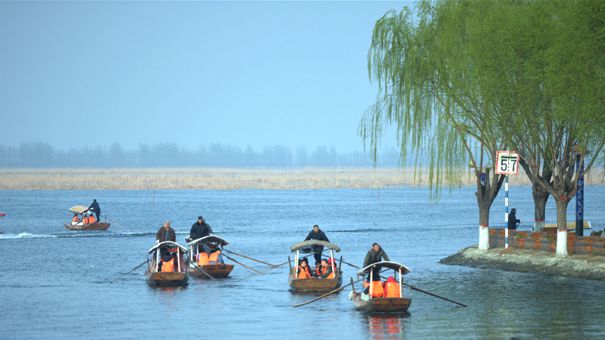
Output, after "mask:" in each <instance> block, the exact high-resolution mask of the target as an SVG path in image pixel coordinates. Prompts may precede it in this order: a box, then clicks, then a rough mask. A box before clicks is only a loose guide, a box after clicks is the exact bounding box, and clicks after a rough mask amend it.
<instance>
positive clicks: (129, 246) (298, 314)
mask: <svg viewBox="0 0 605 340" xmlns="http://www.w3.org/2000/svg"><path fill="white" fill-rule="evenodd" d="M427 197H428V195H427V192H426V191H425V190H423V189H413V188H394V189H388V190H309V191H302V190H301V191H258V190H238V191H155V192H152V191H88V192H87V191H2V192H0V211H4V212H7V213H8V214H9V215H8V216H7V217H6V218H3V219H2V220H0V230H2V231H4V232H5V234H4V235H0V251H1V253H2V254H3V260H2V261H0V299H1V301H2V303H1V305H0V313H1V317H0V338H1V339H19V338H28V339H29V338H44V339H49V338H52V339H59V338H61V339H62V338H85V337H86V338H97V339H106V338H124V339H127V338H131V339H140V338H143V337H146V338H160V337H172V338H175V339H176V338H178V339H182V338H193V337H196V338H214V337H220V338H244V337H245V338H291V339H305V338H309V337H313V338H318V337H321V338H326V339H331V338H334V339H357V338H359V339H366V338H372V339H390V338H393V339H397V338H411V339H415V338H465V339H468V338H497V339H498V338H499V339H506V338H510V337H519V338H604V337H605V322H604V319H603V315H605V303H604V302H605V283H603V282H598V281H589V280H580V279H571V278H564V277H554V276H546V275H541V274H522V273H512V272H503V271H497V270H480V269H472V268H464V267H455V266H445V265H441V264H439V263H438V261H439V259H441V258H443V257H445V256H447V255H450V254H452V253H454V252H456V251H457V250H459V249H460V248H462V247H465V246H468V245H471V244H475V243H476V241H477V227H476V224H477V217H476V216H477V210H476V203H475V200H474V194H473V191H472V190H471V189H470V188H468V189H463V190H462V191H459V192H455V193H453V194H452V195H451V196H449V195H448V194H445V195H444V197H443V198H442V200H441V201H440V202H439V204H433V203H430V202H429V201H428V198H427ZM92 198H97V200H98V201H99V202H100V204H101V207H102V210H103V212H104V213H106V214H107V215H108V216H109V217H110V218H111V220H113V221H114V224H113V225H112V226H111V228H110V229H109V231H108V232H70V231H66V230H64V229H63V226H62V222H63V221H67V220H69V215H68V214H67V213H66V212H65V209H67V208H69V207H70V206H72V205H74V204H77V203H81V204H88V203H89V201H91V200H92ZM502 201H503V199H502V198H501V197H499V198H498V200H497V201H496V202H495V203H494V207H493V208H492V217H491V218H492V224H500V225H501V224H502V223H503V222H501V221H500V220H502V219H503V207H502V204H503V203H502ZM511 204H512V205H513V206H515V207H517V209H518V210H519V212H518V217H519V218H521V220H522V223H523V224H524V228H525V229H528V228H529V227H530V224H531V223H527V221H530V220H532V217H533V212H532V209H533V203H532V201H531V193H530V190H529V188H519V187H513V188H512V192H511ZM572 206H573V202H572V205H570V219H571V218H572V216H571V214H572V210H573V208H572ZM199 214H202V215H204V216H205V217H206V220H207V221H208V222H209V223H210V224H211V225H212V227H213V228H214V230H215V232H216V233H217V234H219V235H221V236H223V237H224V238H226V239H227V240H229V241H230V242H231V245H230V246H229V247H230V248H229V249H231V250H233V251H236V252H241V253H244V254H248V255H251V256H253V257H256V258H260V259H264V260H266V261H269V262H272V263H280V262H284V261H285V260H286V259H287V256H288V255H289V250H288V247H289V246H290V245H291V244H293V243H296V242H298V241H301V240H302V239H303V238H304V237H305V236H306V234H307V232H308V231H309V229H310V227H311V225H313V224H315V223H317V224H319V225H320V226H321V227H322V229H323V230H324V231H325V232H326V233H327V235H328V237H329V238H330V240H332V241H333V242H334V243H336V244H338V245H340V246H341V248H342V250H343V251H342V252H341V254H342V255H343V257H344V259H345V260H346V261H349V262H352V263H356V264H358V265H359V264H361V262H362V261H363V257H364V255H365V252H366V251H367V250H368V249H369V247H370V245H371V244H372V242H375V241H376V242H380V243H381V244H382V245H383V247H384V249H385V250H386V251H387V253H388V254H389V256H390V257H391V258H392V259H394V260H398V261H400V262H403V263H405V264H406V265H408V266H409V267H410V268H411V269H412V272H411V274H410V275H408V276H407V279H408V282H410V283H412V284H414V285H417V286H419V287H422V288H425V289H427V290H431V291H434V292H436V293H439V294H442V295H444V296H448V297H450V298H452V299H454V300H458V301H461V302H464V303H466V304H467V305H469V307H468V308H459V307H456V306H454V305H452V304H449V303H447V302H444V301H441V300H437V299H434V298H431V297H428V296H425V295H422V294H420V293H417V292H412V293H411V296H412V299H413V302H412V306H411V308H410V314H409V315H408V316H405V317H381V316H368V315H364V314H362V313H359V312H357V311H355V310H354V308H353V306H352V304H351V302H350V301H349V300H348V293H349V289H346V290H345V291H343V292H341V293H340V294H337V295H333V296H331V297H330V298H327V299H325V300H323V301H320V302H316V303H313V304H310V305H308V306H305V307H301V308H291V305H293V304H296V303H300V302H303V301H306V300H307V299H309V298H310V296H308V295H307V296H305V295H295V294H292V293H291V292H290V291H289V290H288V280H287V270H288V267H287V266H283V267H281V268H279V269H275V270H272V271H269V272H268V273H267V274H266V275H257V276H250V275H251V272H250V271H248V270H247V269H245V268H243V267H241V266H237V265H236V268H235V270H234V271H233V273H232V277H231V278H230V279H227V280H223V281H219V282H212V281H202V280H197V279H191V280H190V285H189V287H187V288H180V289H154V288H150V287H148V286H147V285H146V282H145V276H144V273H143V269H141V270H138V271H135V272H134V273H132V274H130V275H127V276H126V277H125V278H124V279H122V280H119V281H117V282H115V283H113V284H109V283H108V281H109V280H111V279H113V278H115V277H117V276H119V275H120V274H121V273H126V272H127V271H128V270H130V269H131V268H133V267H134V266H136V265H137V264H139V263H141V262H143V261H144V260H145V256H146V253H147V250H148V249H149V247H150V246H151V245H152V244H153V241H154V235H155V231H156V230H157V228H158V227H159V225H160V224H161V222H162V221H163V220H165V219H167V218H168V219H171V220H172V221H173V226H174V227H175V229H176V230H177V238H178V239H179V241H181V242H183V239H184V237H185V236H186V234H187V233H188V231H189V228H190V226H191V223H193V222H194V220H195V217H196V216H197V215H199ZM548 216H549V220H550V221H553V220H554V219H555V214H554V205H553V204H552V202H550V205H549V211H548ZM586 218H587V219H590V220H591V221H592V222H593V225H598V226H603V225H605V187H602V186H591V187H588V188H587V191H586ZM599 229H600V228H599ZM242 261H245V260H242ZM246 263H247V264H250V265H252V266H254V267H255V268H257V269H259V270H266V267H263V266H262V265H258V264H255V263H253V262H246ZM343 269H344V274H345V280H346V281H348V278H349V277H350V276H354V273H355V270H354V269H353V268H351V267H348V266H343ZM406 293H408V294H409V292H406ZM311 297H312V296H311Z"/></svg>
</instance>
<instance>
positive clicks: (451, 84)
mask: <svg viewBox="0 0 605 340" xmlns="http://www.w3.org/2000/svg"><path fill="white" fill-rule="evenodd" d="M602 8H603V6H602V4H601V3H599V2H598V1H588V0H583V1H579V2H574V3H568V2H565V1H546V0H544V1H540V0H533V1H481V2H478V1H477V2H471V1H445V0H444V1H422V2H420V3H419V6H418V11H417V20H416V21H414V20H412V13H411V11H410V10H408V9H404V10H402V11H401V12H399V13H398V12H395V11H390V12H388V13H387V14H386V15H385V16H384V17H383V18H381V19H380V20H378V22H377V23H376V25H375V28H374V34H373V38H372V45H371V47H370V51H369V71H370V77H371V78H373V79H375V80H376V81H377V82H378V85H379V94H378V98H377V101H376V104H375V105H374V106H373V107H371V108H370V109H369V110H368V111H367V112H366V114H365V115H364V118H363V120H362V125H361V134H362V136H363V137H364V140H365V141H369V143H370V145H371V147H372V152H373V153H374V155H375V153H376V148H377V143H378V140H379V137H380V134H381V131H382V128H383V126H384V125H389V124H394V125H395V126H396V127H397V131H398V132H399V135H398V137H399V141H400V142H401V156H402V160H403V161H404V162H405V160H406V156H407V152H408V151H410V150H411V151H414V152H416V154H417V155H422V154H428V155H429V156H430V157H429V158H430V164H429V183H430V184H431V187H432V188H433V189H435V190H436V191H438V190H439V187H440V186H441V184H442V182H443V180H444V179H446V180H448V181H449V182H450V183H453V184H457V183H459V182H458V180H459V179H460V176H462V175H463V170H462V168H463V166H464V164H466V162H467V161H470V163H471V164H472V165H473V167H474V169H475V173H474V175H475V177H476V183H477V184H476V186H477V203H478V205H479V224H480V227H479V231H480V232H479V234H480V236H479V240H480V242H479V247H480V249H486V248H487V247H488V239H487V235H488V233H487V228H486V227H487V226H488V225H489V208H490V206H491V203H492V202H493V199H494V198H495V196H496V194H497V193H498V190H499V189H500V185H501V184H502V179H503V177H502V176H496V175H495V174H494V173H493V163H494V158H495V152H496V150H498V149H505V148H507V147H512V148H515V149H519V151H520V152H521V155H522V165H523V166H524V169H525V170H526V172H527V173H528V176H529V178H530V180H531V181H532V184H533V193H534V199H535V202H536V204H535V206H536V220H542V221H543V219H544V207H545V204H546V199H547V197H548V194H551V195H553V196H554V197H555V200H556V201H557V211H558V218H557V220H558V222H557V223H558V224H559V230H560V232H559V236H560V237H559V240H558V243H559V244H560V245H562V244H564V242H565V240H564V238H566V236H567V234H566V233H562V231H563V230H564V228H566V223H565V214H566V208H567V203H568V202H569V199H570V198H571V197H572V196H573V193H575V190H574V183H575V182H574V181H575V178H574V176H573V174H574V172H573V160H574V157H573V156H572V153H573V152H575V151H573V150H576V151H577V150H583V151H580V154H581V157H585V155H586V154H587V152H588V150H589V149H590V150H592V152H593V153H592V156H591V157H592V159H596V156H597V154H598V152H599V151H600V150H601V149H602V143H601V141H602V139H603V135H604V134H603V126H605V122H603V119H602V117H603V116H604V115H603V114H602V112H601V111H600V110H602V108H603V105H602V104H603V100H602V98H603V96H602V93H604V92H603V90H604V88H603V84H602V82H601V80H600V78H602V76H603V68H602V56H603V55H605V54H604V53H603V52H604V51H603V44H602V43H600V42H599V39H600V40H601V41H602V40H603V36H605V35H604V34H603V23H602V18H603V17H604V16H602V10H601V9H602ZM591 12H592V14H591ZM587 18H588V19H587ZM598 51H600V53H598ZM570 86H571V87H573V88H571V89H570ZM572 149H573V150H572ZM418 159H419V158H417V160H418ZM422 165H423V164H421V163H419V162H416V167H417V168H418V167H420V166H422ZM588 169H590V164H589V167H588ZM564 226H565V227H564ZM563 234H564V235H563ZM558 253H561V254H562V253H564V251H563V250H560V251H559V252H558Z"/></svg>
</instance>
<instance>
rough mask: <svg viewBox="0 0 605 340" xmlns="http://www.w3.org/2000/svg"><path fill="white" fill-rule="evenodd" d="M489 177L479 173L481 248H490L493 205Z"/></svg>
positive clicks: (478, 203)
mask: <svg viewBox="0 0 605 340" xmlns="http://www.w3.org/2000/svg"><path fill="white" fill-rule="evenodd" d="M489 187H490V184H489V177H488V176H485V177H484V178H483V180H482V179H481V175H480V174H479V175H477V192H476V193H475V194H476V195H477V205H478V207H479V245H478V248H479V250H488V249H489V209H490V207H491V206H492V201H493V199H492V197H490V196H491V195H490V190H489Z"/></svg>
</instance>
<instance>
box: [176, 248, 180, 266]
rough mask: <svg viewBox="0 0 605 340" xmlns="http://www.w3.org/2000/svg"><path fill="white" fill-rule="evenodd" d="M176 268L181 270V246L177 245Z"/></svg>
mask: <svg viewBox="0 0 605 340" xmlns="http://www.w3.org/2000/svg"><path fill="white" fill-rule="evenodd" d="M176 269H177V271H178V272H180V271H181V247H176Z"/></svg>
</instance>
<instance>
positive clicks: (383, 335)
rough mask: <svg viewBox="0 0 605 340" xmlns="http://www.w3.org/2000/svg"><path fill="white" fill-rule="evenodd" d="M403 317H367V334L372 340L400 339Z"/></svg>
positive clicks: (406, 315)
mask: <svg viewBox="0 0 605 340" xmlns="http://www.w3.org/2000/svg"><path fill="white" fill-rule="evenodd" d="M408 316H409V314H405V315H367V316H366V317H365V319H366V321H367V324H368V332H369V334H370V337H371V338H372V339H374V340H384V339H400V338H401V337H402V336H403V329H404V326H403V325H404V320H403V319H404V318H407V317H408Z"/></svg>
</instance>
